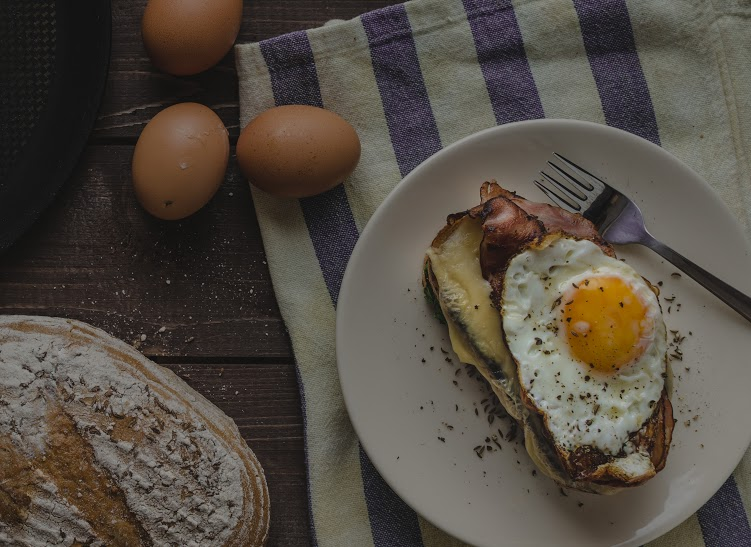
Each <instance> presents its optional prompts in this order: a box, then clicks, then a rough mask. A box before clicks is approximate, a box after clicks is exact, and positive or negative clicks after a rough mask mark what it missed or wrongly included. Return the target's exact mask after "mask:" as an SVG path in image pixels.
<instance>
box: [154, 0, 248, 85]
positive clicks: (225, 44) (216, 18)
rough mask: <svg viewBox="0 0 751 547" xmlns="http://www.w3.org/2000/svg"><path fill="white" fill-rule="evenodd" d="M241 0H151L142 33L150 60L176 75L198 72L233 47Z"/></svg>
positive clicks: (241, 9) (238, 29)
mask: <svg viewBox="0 0 751 547" xmlns="http://www.w3.org/2000/svg"><path fill="white" fill-rule="evenodd" d="M242 16H243V3H242V0H149V3H148V4H147V5H146V10H145V11H144V12H143V20H142V21H141V35H142V36H143V44H144V46H145V47H146V51H147V52H148V54H149V57H151V61H152V62H153V63H154V66H156V67H157V68H158V69H160V70H163V71H164V72H167V73H169V74H174V75H175V76H187V75H190V74H198V73H199V72H203V71H204V70H206V69H208V68H211V67H212V66H214V65H215V64H217V63H218V62H219V61H220V60H221V59H222V57H224V56H225V55H226V54H227V52H228V51H229V50H230V49H231V48H232V44H234V43H235V38H237V33H238V32H239V31H240V23H241V21H242Z"/></svg>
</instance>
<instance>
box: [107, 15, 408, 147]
mask: <svg viewBox="0 0 751 547" xmlns="http://www.w3.org/2000/svg"><path fill="white" fill-rule="evenodd" d="M395 3H396V2H394V1H386V0H352V1H347V0H307V1H305V0H285V1H283V2H279V1H278V0H265V1H257V0H254V1H253V2H245V3H244V10H243V22H242V25H241V27H240V34H239V36H238V38H237V43H246V42H257V41H259V40H263V39H266V38H271V37H273V36H278V35H280V34H284V33H286V32H292V31H296V30H303V29H308V28H314V27H318V26H321V25H323V24H324V23H325V22H326V21H329V20H331V19H351V18H353V17H356V16H358V15H360V14H362V13H365V12H367V11H370V10H373V9H376V8H379V7H383V6H386V5H390V4H395ZM145 5H146V1H145V0H139V1H133V2H126V1H113V3H112V22H113V37H112V59H111V64H110V72H109V79H108V82H107V89H106V93H105V98H104V102H103V104H102V107H101V108H100V111H99V118H98V120H97V124H96V127H95V129H94V132H93V135H92V138H93V139H94V140H93V141H92V142H113V141H114V140H115V139H128V138H130V139H135V138H137V137H138V135H139V134H140V132H141V130H142V129H143V126H144V125H145V124H146V123H148V121H149V120H150V119H151V118H152V117H154V115H155V114H156V113H157V112H159V111H160V110H162V109H163V108H164V107H166V106H169V105H172V104H175V103H178V102H186V101H195V102H199V103H202V104H205V105H206V106H209V107H211V108H212V109H213V110H214V111H215V112H216V113H217V114H218V115H219V116H220V117H221V118H222V121H223V122H224V124H225V126H226V127H227V129H228V130H229V132H230V135H231V136H232V137H234V138H236V137H237V136H238V135H239V134H240V127H239V118H240V111H239V108H238V98H237V75H236V73H235V58H234V52H230V53H229V54H228V55H227V56H226V57H225V58H224V59H223V60H222V61H221V62H220V63H219V64H218V65H217V66H215V67H214V68H212V69H210V70H207V71H206V72H203V73H202V74H198V75H195V76H189V77H176V76H170V75H169V74H164V73H162V72H159V71H158V70H157V69H156V68H154V67H153V66H152V64H151V62H150V61H149V58H148V56H147V54H146V51H145V50H144V48H143V43H142V42H141V15H142V14H143V9H144V6H145Z"/></svg>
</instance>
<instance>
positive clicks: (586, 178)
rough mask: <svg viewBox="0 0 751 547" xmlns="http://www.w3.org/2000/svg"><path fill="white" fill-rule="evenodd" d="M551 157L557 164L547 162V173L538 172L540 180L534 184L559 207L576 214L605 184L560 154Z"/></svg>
mask: <svg viewBox="0 0 751 547" xmlns="http://www.w3.org/2000/svg"><path fill="white" fill-rule="evenodd" d="M553 155H554V156H555V160H557V162H553V161H548V162H547V164H548V166H549V167H550V169H549V170H548V171H549V172H545V171H540V175H542V180H535V181H534V183H535V185H536V186H537V187H538V188H539V189H540V190H542V191H543V192H544V193H545V195H546V196H548V198H550V200H551V201H553V202H554V203H556V204H557V205H558V206H559V207H562V208H563V209H566V210H568V211H571V212H573V213H578V212H580V211H581V210H582V208H584V207H585V206H588V205H589V204H590V202H591V201H593V200H594V199H595V198H596V197H597V195H599V194H600V193H601V192H602V190H603V189H604V188H605V183H603V182H602V181H601V180H600V179H598V178H597V177H596V176H594V175H593V174H592V173H590V172H588V171H587V170H586V169H583V168H582V167H580V166H578V165H577V164H575V163H574V162H572V161H571V160H568V159H566V158H564V157H563V156H561V155H560V154H557V153H554V154H553Z"/></svg>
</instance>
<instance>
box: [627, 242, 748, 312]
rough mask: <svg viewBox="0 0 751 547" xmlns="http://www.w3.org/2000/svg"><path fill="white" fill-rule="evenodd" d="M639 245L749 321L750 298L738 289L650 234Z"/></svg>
mask: <svg viewBox="0 0 751 547" xmlns="http://www.w3.org/2000/svg"><path fill="white" fill-rule="evenodd" d="M639 243H641V244H642V245H644V246H646V247H649V248H650V249H652V250H653V251H654V252H656V253H657V254H659V255H660V256H662V257H663V258H665V259H667V260H669V261H670V262H672V263H673V265H674V266H677V267H678V268H679V269H680V270H683V271H684V272H685V273H687V274H688V275H689V276H690V277H692V278H693V279H694V281H696V282H697V283H699V284H700V285H702V286H704V287H705V288H706V289H707V290H709V292H711V293H712V294H714V295H715V296H716V297H717V298H719V299H720V300H722V301H723V302H725V304H727V305H728V306H730V307H731V308H733V309H734V310H735V311H737V312H738V313H739V314H741V315H742V316H743V317H744V318H745V319H746V320H748V321H751V297H749V296H747V295H745V294H743V293H742V292H741V291H739V290H738V289H734V288H733V287H731V286H730V285H728V284H727V283H725V282H724V281H722V280H720V279H718V278H717V277H715V276H714V275H712V274H711V273H709V272H708V271H706V270H705V269H704V268H701V267H699V266H697V265H696V264H694V263H693V262H691V261H690V260H689V259H688V258H686V257H685V256H683V255H681V254H679V253H677V252H675V251H674V250H673V249H671V248H670V247H668V246H667V245H665V244H664V243H661V242H660V241H657V240H656V239H655V238H654V237H652V236H651V235H650V234H646V235H645V236H644V237H643V238H642V240H641V241H640V242H639Z"/></svg>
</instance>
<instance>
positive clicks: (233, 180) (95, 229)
mask: <svg viewBox="0 0 751 547" xmlns="http://www.w3.org/2000/svg"><path fill="white" fill-rule="evenodd" d="M394 3H396V2H394V1H385V0H285V1H283V2H279V1H278V0H254V1H253V2H250V1H248V2H245V3H244V4H245V7H244V14H243V23H242V27H241V30H240V36H239V37H238V42H239V43H244V42H254V41H258V40H262V39H265V38H270V37H272V36H277V35H279V34H283V33H285V32H290V31H295V30H301V29H306V28H312V27H316V26H320V25H322V24H323V23H325V22H326V21H328V20H330V19H349V18H352V17H356V16H357V15H360V14H362V13H364V12H366V11H370V10H372V9H376V8H378V7H382V6H385V5H388V4H394ZM145 5H146V0H135V1H131V0H112V16H113V43H112V57H111V65H110V73H109V79H108V83H107V88H106V92H105V97H104V100H103V103H102V106H101V108H100V111H99V116H98V120H97V124H96V127H95V129H94V131H93V133H92V135H91V137H90V141H89V142H90V145H89V147H88V149H87V151H86V153H85V154H84V156H83V157H82V159H81V161H80V162H79V165H78V167H77V169H76V171H75V173H74V175H73V176H72V177H71V180H70V181H69V182H68V183H67V184H66V185H65V186H64V188H63V190H62V192H61V193H60V195H59V196H58V198H57V199H56V200H55V202H54V203H53V205H52V206H51V207H50V208H49V210H48V211H47V212H46V213H45V214H44V215H43V216H42V218H41V219H40V220H39V221H38V222H37V224H36V225H35V226H34V227H33V228H32V229H31V230H30V231H29V232H28V233H27V234H26V235H25V236H24V237H23V238H21V239H20V240H19V241H18V242H17V243H16V244H15V245H14V246H13V247H12V248H11V249H10V250H9V251H8V252H6V253H5V254H3V255H2V256H1V257H0V314H29V315H50V316H60V317H69V318H73V319H79V320H82V321H86V322H88V323H91V324H92V325H94V326H97V327H99V328H102V329H104V330H105V331H107V332H109V333H110V334H112V335H114V336H116V337H118V338H121V339H123V340H125V341H127V342H130V343H132V344H134V345H136V346H138V347H139V349H140V350H141V351H142V352H144V353H145V354H146V355H147V356H149V357H151V358H154V359H155V360H156V361H157V362H159V363H162V364H165V366H169V367H170V368H172V369H173V370H175V372H177V373H178V374H179V375H180V376H182V377H183V378H184V379H185V380H186V381H188V383H190V384H191V385H192V386H193V387H194V388H195V389H196V390H197V391H199V392H200V393H202V394H204V395H205V396H206V397H208V398H209V399H210V400H211V401H212V402H214V403H215V404H216V405H217V406H218V407H219V408H221V409H222V410H223V411H224V412H226V413H227V414H228V415H229V416H230V417H231V418H233V419H234V420H235V422H236V423H237V425H238V427H239V428H240V432H241V433H242V435H243V437H244V438H245V439H246V441H247V442H248V445H249V446H250V447H251V448H252V449H253V451H254V452H255V453H256V455H257V456H258V458H259V460H260V461H261V463H262V465H263V466H264V469H265V472H266V477H267V480H268V486H269V491H270V494H271V503H272V505H271V535H270V538H269V543H268V544H269V546H271V547H276V546H284V547H297V546H307V545H309V544H310V538H309V535H308V526H309V524H308V523H309V520H308V513H307V497H306V482H305V466H304V442H303V425H302V415H301V409H300V401H299V396H298V390H297V382H296V377H295V370H294V365H293V356H292V350H291V347H290V343H289V339H288V336H287V333H286V330H285V328H284V324H283V322H282V320H281V317H280V314H279V310H278V308H277V305H276V301H275V298H274V293H273V287H272V285H271V279H270V277H269V273H268V269H267V265H266V261H265V254H264V249H263V243H262V241H261V236H260V232H259V229H258V223H257V220H256V217H255V213H254V210H253V204H252V201H251V196H250V191H249V189H248V186H247V182H246V181H245V180H244V179H243V178H242V176H241V175H240V174H239V172H238V170H237V166H236V164H235V161H234V150H233V152H232V155H231V157H230V166H229V168H228V171H227V175H226V178H225V181H224V183H223V185H222V187H221V188H220V190H219V192H218V193H217V195H216V196H215V197H214V199H213V200H212V201H211V202H210V203H209V204H208V206H207V207H205V208H204V209H203V210H201V211H200V212H199V213H197V214H195V215H194V216H192V217H190V218H188V219H186V220H183V221H179V222H172V223H170V222H163V221H158V220H156V219H153V218H151V217H150V216H149V215H148V214H146V213H145V212H144V211H143V210H142V209H141V208H140V206H139V205H138V204H137V202H136V201H135V198H134V196H133V191H132V186H131V180H130V162H131V156H132V153H133V146H134V145H135V142H136V140H137V138H138V135H139V134H140V132H141V130H142V129H143V127H144V126H145V124H146V123H148V121H149V120H150V119H151V118H152V117H153V116H154V115H155V114H156V113H158V112H159V111H160V110H161V109H163V108H164V107H166V106H169V105H171V104H174V103H177V102H184V101H196V102H200V103H202V104H205V105H207V106H209V107H211V108H213V109H214V110H215V111H216V112H217V114H219V116H220V117H221V118H222V120H223V121H224V123H225V125H226V126H227V128H228V129H229V131H230V136H231V138H232V139H233V141H234V140H236V138H237V136H238V135H239V132H240V127H239V122H238V118H239V109H238V97H237V77H236V74H235V68H234V56H233V53H232V52H230V53H229V54H228V55H227V57H226V58H225V59H223V60H222V62H221V63H219V65H217V66H216V67H214V68H212V69H210V70H208V71H206V72H205V73H203V74H199V75H196V76H192V77H182V78H180V77H174V76H170V75H167V74H163V73H161V72H159V71H158V70H156V69H155V68H154V67H153V66H152V65H151V63H150V61H149V59H148V57H147V55H146V53H145V51H144V49H143V45H142V43H141V32H140V24H141V15H142V13H143V9H144V6H145ZM162 327H164V330H163V331H162V332H159V331H160V329H162ZM143 336H145V340H143V341H142V340H141V338H142V337H143Z"/></svg>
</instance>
